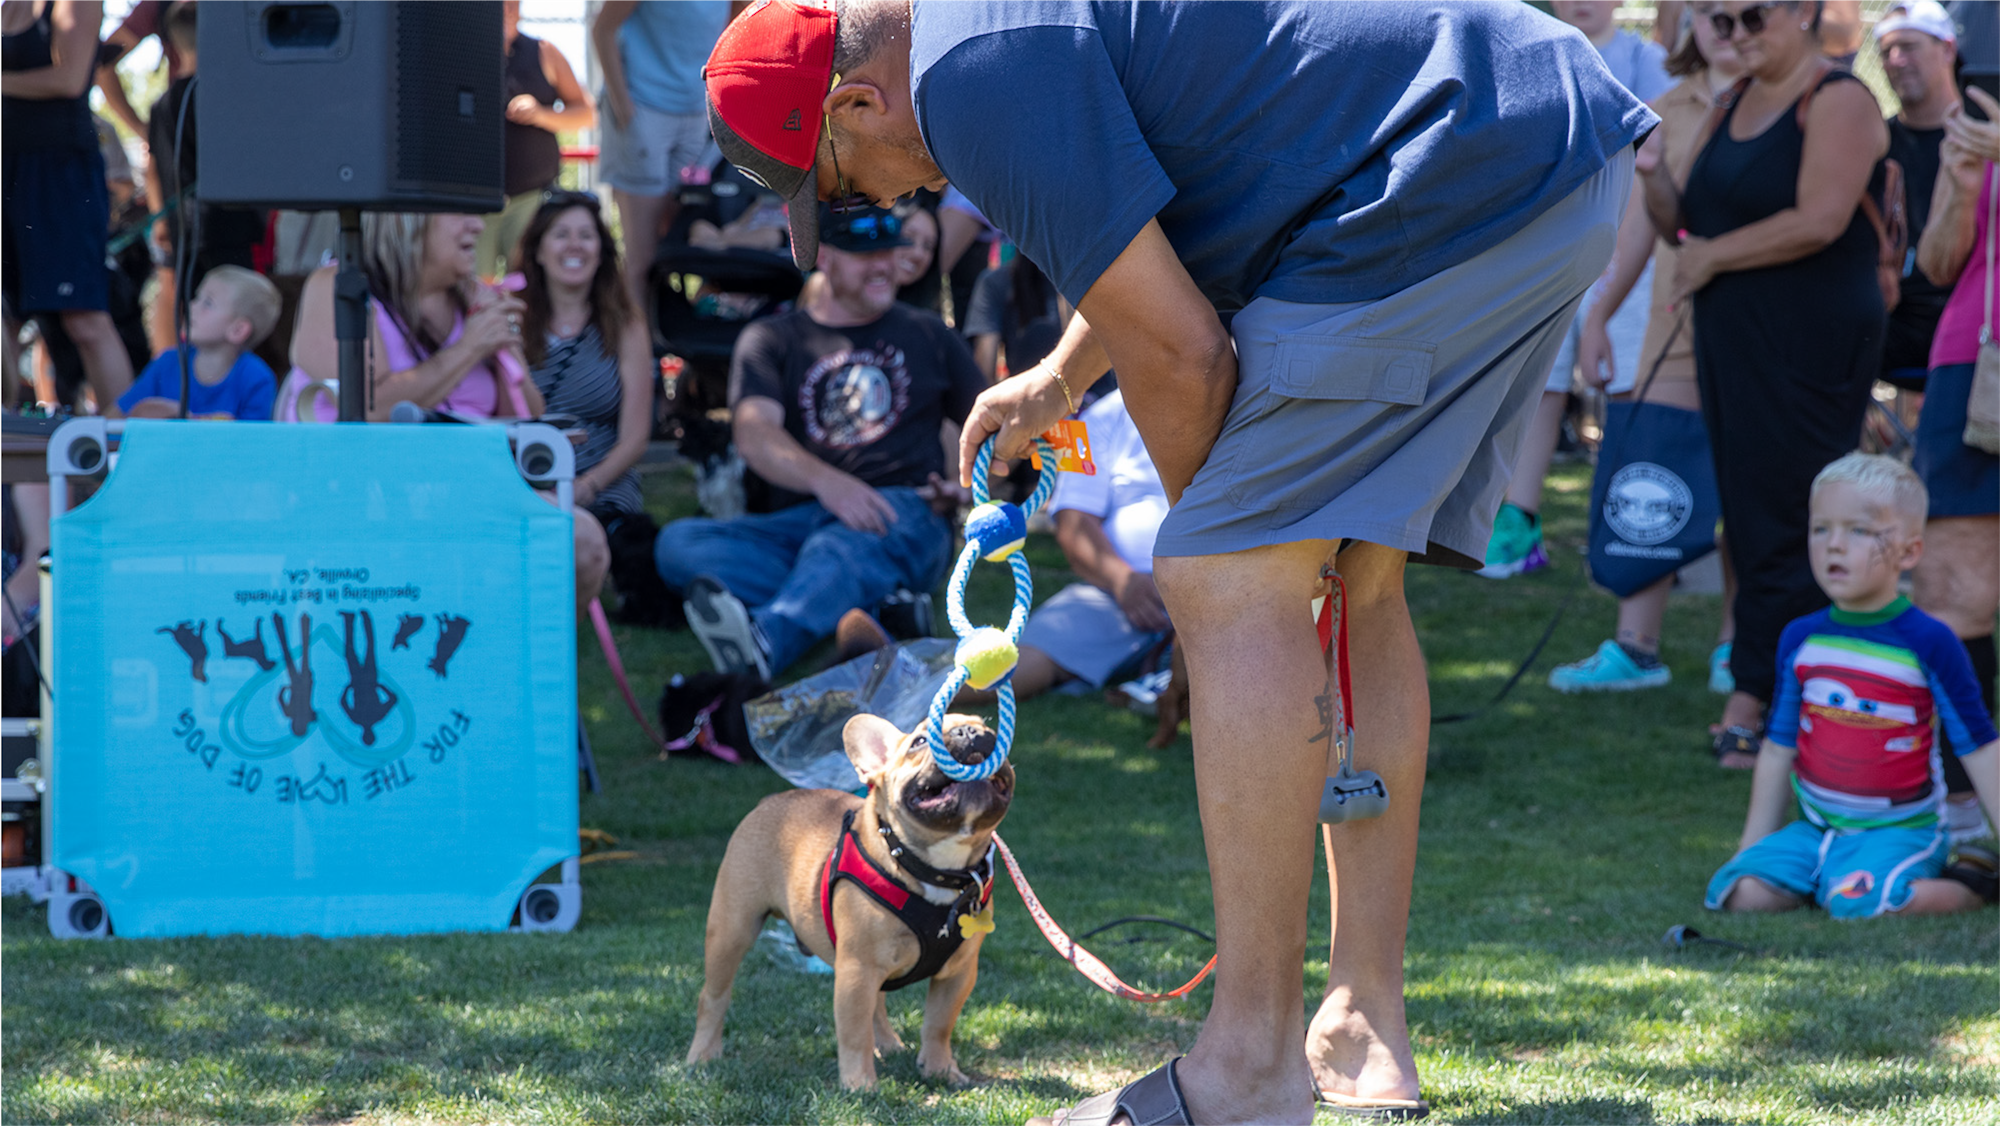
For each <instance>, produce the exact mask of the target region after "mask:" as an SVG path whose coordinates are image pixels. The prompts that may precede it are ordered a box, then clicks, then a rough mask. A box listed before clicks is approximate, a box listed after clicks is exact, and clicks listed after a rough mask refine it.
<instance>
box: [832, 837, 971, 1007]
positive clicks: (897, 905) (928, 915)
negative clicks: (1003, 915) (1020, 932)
mask: <svg viewBox="0 0 2000 1126" xmlns="http://www.w3.org/2000/svg"><path fill="white" fill-rule="evenodd" d="M857 812H859V811H858V810H849V811H848V812H847V816H846V817H844V818H842V819H841V822H840V839H839V840H838V841H837V842H836V843H835V844H834V846H833V851H832V852H831V853H829V854H827V858H826V868H825V870H824V871H823V872H822V873H821V875H820V881H819V911H820V915H821V917H822V918H824V919H825V921H826V940H827V942H828V943H830V944H832V945H835V946H838V945H839V943H840V938H839V936H838V935H836V934H835V933H834V930H833V885H835V884H837V883H839V882H840V881H842V880H852V881H853V882H854V886H856V887H858V888H860V889H861V890H862V891H864V892H867V893H868V897H869V898H870V899H873V900H874V901H875V902H877V903H880V904H881V905H882V906H884V907H886V908H888V909H889V910H890V911H891V912H893V913H894V914H895V916H896V917H897V918H898V919H901V920H902V921H903V925H904V926H906V927H908V928H910V933H911V934H914V935H916V936H917V946H918V954H917V964H916V965H915V966H912V967H911V968H910V972H909V973H906V974H904V975H903V976H901V977H898V978H892V979H890V980H888V981H885V982H883V983H882V991H883V992H884V993H891V992H894V991H895V990H898V989H901V988H902V987H904V986H905V985H909V984H911V983H912V982H918V981H922V980H924V979H925V978H927V977H930V976H932V975H934V974H936V973H937V972H938V971H939V970H941V969H943V968H944V964H945V963H946V962H948V961H950V960H951V956H952V955H953V954H956V953H958V948H959V947H960V946H961V945H963V944H964V942H965V933H964V931H963V930H962V929H961V928H960V927H959V926H958V925H957V924H958V920H959V918H960V917H961V916H964V915H976V914H978V913H979V912H980V911H983V910H985V909H986V907H987V906H988V905H989V904H991V903H992V902H993V850H992V849H991V848H988V849H987V850H986V855H985V856H984V857H983V858H981V859H980V861H979V863H978V864H977V865H976V866H974V867H971V868H933V867H931V866H930V865H928V864H926V863H924V862H923V861H922V860H919V859H918V858H917V857H915V856H914V855H911V853H910V850H909V849H908V848H906V847H905V846H904V845H903V843H902V842H901V841H898V840H897V839H896V834H895V833H894V832H892V831H891V830H890V829H889V827H888V826H887V825H884V826H881V833H882V836H883V839H884V840H886V841H887V842H888V844H889V855H891V856H893V857H895V858H896V864H897V865H898V866H899V867H901V868H902V869H903V870H904V871H905V872H907V873H909V874H910V876H911V877H912V878H913V879H916V880H917V881H918V882H920V883H927V884H935V885H937V886H939V887H948V888H956V889H958V898H957V899H955V900H953V901H952V902H950V903H948V904H940V903H932V902H931V901H930V900H928V899H925V898H924V897H923V896H922V895H919V894H917V893H916V892H913V891H911V890H910V889H908V888H906V887H904V886H903V885H902V884H901V883H899V882H897V880H896V878H895V877H894V876H891V875H890V874H889V873H888V872H886V871H884V870H883V869H882V866H881V865H879V864H877V863H875V860H874V858H873V857H870V856H869V855H868V853H867V852H866V851H864V850H863V849H862V847H861V842H860V840H859V839H857V838H856V836H855V833H854V815H855V814H856V813H857Z"/></svg>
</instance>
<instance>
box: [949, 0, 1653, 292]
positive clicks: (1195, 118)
mask: <svg viewBox="0 0 2000 1126" xmlns="http://www.w3.org/2000/svg"><path fill="white" fill-rule="evenodd" d="M910 88H911V90H912V91H913V93H914V98H915V103H916V114H917V123H918V125H919V127H920V128H921V129H922V131H923V136H924V140H925V143H926V144H927V145H928V146H929V149H930V152H931V154H932V156H933V157H934V158H935V159H936V161H937V163H938V166H939V168H940V169H942V170H943V172H944V174H945V176H946V178H948V179H949V180H950V181H951V182H952V184H953V185H954V186H955V187H957V188H958V189H959V190H960V191H962V192H964V193H965V195H966V197H967V198H968V199H970V200H971V201H972V202H973V203H974V204H975V205H977V206H978V207H979V209H980V210H981V211H983V212H985V214H986V217H987V218H988V219H990V220H991V221H992V222H993V224H994V225H995V226H997V227H999V228H1000V229H1001V230H1003V231H1006V232H1007V233H1008V235H1009V236H1011V237H1012V238H1013V239H1014V240H1015V241H1016V242H1018V243H1019V244H1020V247H1021V251H1022V253H1024V254H1026V255H1027V256H1028V257H1029V258H1030V259H1031V260H1033V261H1034V262H1035V264H1036V265H1038V266H1041V267H1042V268H1043V270H1044V271H1045V272H1047V274H1048V275H1049V277H1050V278H1051V279H1052V280H1053V281H1054V282H1055V283H1056V287H1057V288H1058V289H1060V290H1061V291H1062V293H1063V295H1064V296H1066V297H1068V298H1069V299H1070V300H1071V301H1072V302H1075V301H1078V300H1080V299H1081V298H1082V297H1083V295H1084V293H1085V292H1086V291H1087V290H1089V289H1090V287H1091V286H1092V285H1093V284H1094V283H1095V282H1096V281H1097V279H1098V277H1099V275H1101V274H1102V273H1103V272H1104V270H1105V268H1106V267H1108V266H1109V265H1110V264H1111V262H1112V260H1113V259H1115V258H1117V256H1118V255H1119V254H1120V253H1122V252H1123V251H1124V249H1125V247H1126V246H1127V245H1128V244H1129V243H1130V242H1131V241H1132V239H1133V237H1134V236H1136V235H1137V234H1138V233H1139V231H1140V229H1141V228H1143V227H1144V226H1145V225H1146V222H1147V220H1149V219H1153V218H1155V217H1156V216H1157V217H1158V219H1159V221H1160V226H1161V228H1162V229H1163V230H1164V231H1165V233H1166V235H1167V238H1168V239H1169V241H1171V242H1172V243H1173V245H1174V249H1175V251H1176V252H1177V253H1178V254H1179V256H1180V259H1181V262H1182V264H1183V265H1185V266H1186V267H1187V270H1188V273H1189V274H1190V275H1191V276H1192V277H1193V278H1194V281H1195V284H1197V285H1198V286H1200V287H1201V291H1202V293H1203V294H1204V295H1206V296H1207V297H1208V299H1209V300H1210V301H1211V302H1212V303H1213V304H1214V305H1215V306H1216V308H1217V309H1219V310H1224V311H1229V310H1234V309H1238V308H1241V307H1242V306H1244V305H1245V304H1248V303H1249V301H1250V300H1251V299H1252V298H1253V297H1258V296H1268V297H1273V298H1278V299H1280V300H1285V301H1294V302H1303V303H1314V304H1326V303H1335V302H1345V301H1368V300H1374V299H1376V298H1380V297H1383V296H1386V295H1388V294H1390V293H1394V292H1396V291H1397V290H1400V289H1403V288H1404V287H1406V286H1409V285H1411V284H1413V283H1415V282H1418V281H1421V280H1422V279H1424V278H1426V277H1429V276H1431V275H1432V274H1435V273H1437V272H1438V271H1439V270H1442V269H1445V268H1446V267H1449V266H1452V265H1455V264H1457V263H1459V262H1463V261H1465V260H1466V259H1468V258H1471V257H1472V256H1474V255H1476V254H1478V253H1479V252H1481V251H1483V250H1487V249H1489V248H1491V247H1493V246H1494V245H1496V244H1498V243H1499V242H1501V241H1502V240H1504V239H1506V238H1507V237H1508V236H1509V235H1511V234H1513V233H1515V232H1516V231H1519V230H1520V229H1521V228H1522V227H1523V226H1525V225H1526V224H1527V223H1528V222H1530V221H1531V220H1533V219H1534V218H1535V217H1536V216H1538V215H1540V214H1541V213H1542V212H1543V211H1544V210H1546V209H1547V208H1549V207H1550V206H1553V205H1554V204H1555V203H1557V202H1559V201H1560V200H1562V199H1563V198H1564V197H1565V196H1567V195H1568V194H1569V193H1570V192H1572V191H1574V190H1575V189H1576V188H1577V187H1578V186H1580V185H1581V184H1582V183H1583V182H1584V181H1585V180H1587V179H1589V178H1590V176H1592V175H1593V174H1595V173H1596V172H1597V171H1598V170H1599V169H1600V168H1602V167H1604V165H1605V163H1606V162H1607V161H1608V160H1609V159H1610V156H1611V155H1612V154H1614V153H1615V152H1616V151H1617V150H1619V149H1621V148H1624V147H1625V146H1627V145H1630V144H1631V143H1632V142H1633V141H1635V140H1637V139H1638V138H1639V137H1640V136H1642V135H1643V134H1644V133H1645V132H1646V131H1647V130H1648V129H1650V128H1651V127H1652V126H1653V124H1654V123H1655V122H1657V120H1658V119H1657V118H1655V117H1654V116H1653V114H1652V112H1651V111H1649V110H1647V109H1646V107H1645V106H1644V105H1643V104H1641V103H1640V102H1639V100H1638V99H1636V98H1634V97H1633V96H1632V95H1631V94H1630V93H1628V92H1626V90H1625V89H1624V88H1623V87H1622V86H1620V85H1619V84H1618V83H1617V81H1616V80H1614V79H1613V78H1612V77H1611V75H1610V73H1609V72H1608V71H1607V70H1606V69H1605V67H1604V62H1603V60H1602V59H1601V58H1599V57H1598V54H1597V52H1596V51H1595V50H1593V49H1591V46H1590V42H1589V40H1587V39H1585V38H1584V37H1583V34H1582V33H1581V32H1579V31H1577V30H1576V29H1574V28H1572V27H1569V26H1568V25H1566V24H1563V23H1560V22H1558V21H1556V20H1554V19H1551V18H1549V17H1547V16H1544V15H1542V14H1540V13H1538V12H1536V11H1535V10H1534V9H1532V8H1529V7H1528V6H1527V5H1525V4H1519V3H1484V4H1415V3H1396V4H1366V3H1314V4H1284V3H1273V2H1261V3H1228V4H1223V3H1188V4H1172V3H1168V4H1122V3H1088V2H1083V0H1066V2H1051V3H979V4H963V3H947V2H938V0H917V2H916V3H915V5H914V9H913V15H912V22H911V51H910Z"/></svg>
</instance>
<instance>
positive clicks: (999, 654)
mask: <svg viewBox="0 0 2000 1126" xmlns="http://www.w3.org/2000/svg"><path fill="white" fill-rule="evenodd" d="M1008 507H1009V508H1012V507H1013V506H1012V505H1009V506H1008ZM954 659H955V660H956V661H957V662H958V664H959V665H960V666H961V667H962V668H964V669H965V682H966V683H967V684H970V685H971V686H972V687H974V688H991V687H993V686H994V685H996V684H998V683H1000V682H1001V681H1002V680H1005V679H1006V678H1007V674H1008V673H1011V672H1013V671H1014V665H1015V664H1016V663H1017V662H1019V661H1020V659H1021V651H1020V650H1019V649H1016V648H1015V647H1014V642H1013V640H1012V639H1011V638H1009V637H1008V636H1007V631H1006V630H999V629H994V628H993V627H991V626H986V627H982V628H980V629H976V630H973V631H972V632H971V633H970V634H968V635H967V636H966V637H965V639H964V640H963V641H960V642H959V643H958V652H957V653H956V654H955V656H954Z"/></svg>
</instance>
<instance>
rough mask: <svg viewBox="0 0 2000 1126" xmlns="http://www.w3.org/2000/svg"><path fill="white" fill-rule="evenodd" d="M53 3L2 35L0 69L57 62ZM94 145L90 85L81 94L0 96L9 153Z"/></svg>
mask: <svg viewBox="0 0 2000 1126" xmlns="http://www.w3.org/2000/svg"><path fill="white" fill-rule="evenodd" d="M54 7H55V4H54V0H50V2H49V3H46V4H43V5H42V12H41V14H40V15H38V16H36V17H35V22H34V23H31V24H29V25H28V26H27V27H24V28H22V29H21V30H20V31H17V32H15V33H14V34H12V35H7V36H0V70H9V71H23V70H39V69H41V68H42V67H45V66H53V65H54V64H55V51H54V42H55V29H54V27H53V26H52V25H51V24H50V22H49V11H50V9H52V8H54ZM96 147H97V128H96V126H95V125H93V124H92V123H91V120H90V91H89V90H88V89H86V90H85V91H84V95H83V97H80V98H0V149H4V151H5V152H6V153H8V154H9V155H12V154H14V153H24V152H46V151H50V150H57V151H60V150H63V149H70V150H77V149H82V150H89V149H94V148H96Z"/></svg>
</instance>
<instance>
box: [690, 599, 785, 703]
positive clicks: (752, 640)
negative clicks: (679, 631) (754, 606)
mask: <svg viewBox="0 0 2000 1126" xmlns="http://www.w3.org/2000/svg"><path fill="white" fill-rule="evenodd" d="M684 609H685V610H686V611H687V620H688V626H689V627H690V628H692V629H693V630H694V636H695V638H696V639H697V640H699V641H700V642H701V647H702V648H703V649H706V650H708V659H709V660H711V661H713V662H715V671H717V672H729V673H735V672H754V673H756V674H757V676H758V678H759V679H761V680H766V681H768V680H770V679H771V658H770V654H768V653H766V652H765V651H764V639H763V638H761V637H759V636H758V635H757V629H756V626H755V625H754V624H752V623H751V621H750V611H749V609H748V608H746V607H745V606H744V605H743V600H742V599H740V598H737V597H736V596H735V595H734V594H731V593H730V592H729V588H728V587H726V586H724V585H722V580H721V579H718V578H716V577H715V576H713V575H696V576H695V577H694V578H692V579H690V580H688V585H687V602H686V603H685V604H684Z"/></svg>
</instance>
